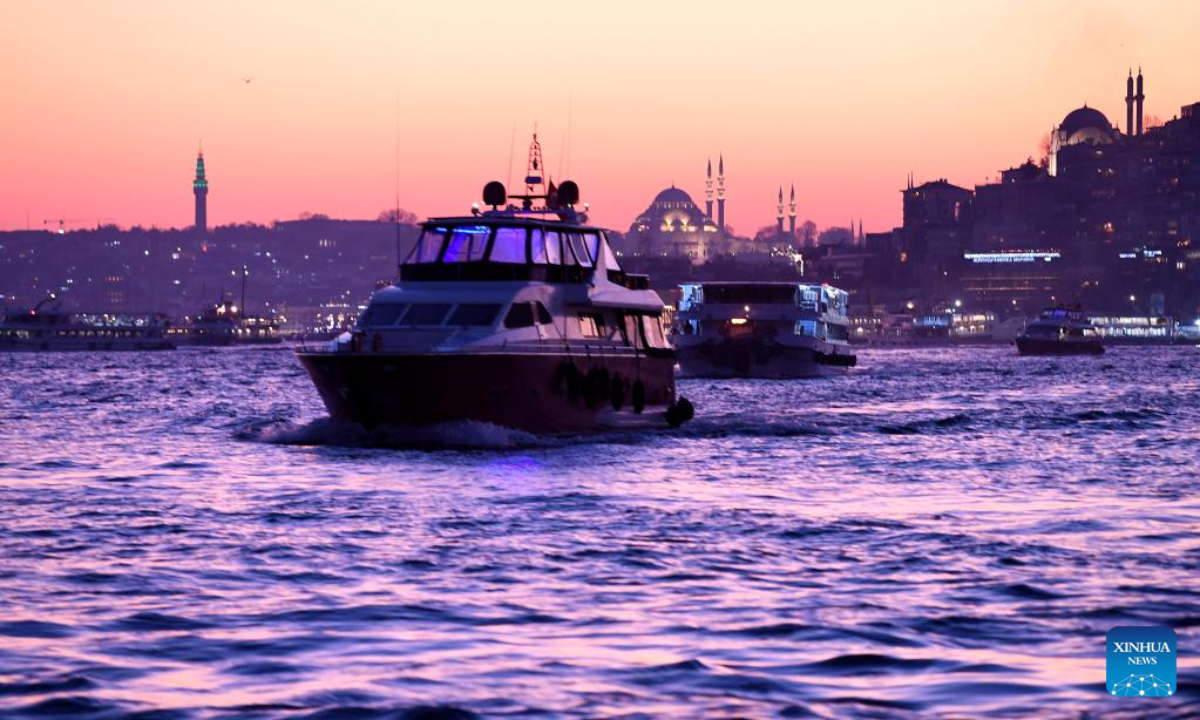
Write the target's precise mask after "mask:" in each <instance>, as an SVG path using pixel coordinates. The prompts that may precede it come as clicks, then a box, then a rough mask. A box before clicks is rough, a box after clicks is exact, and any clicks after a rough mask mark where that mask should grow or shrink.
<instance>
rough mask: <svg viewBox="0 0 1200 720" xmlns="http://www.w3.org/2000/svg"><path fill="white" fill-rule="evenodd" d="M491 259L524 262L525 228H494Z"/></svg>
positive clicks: (504, 261)
mask: <svg viewBox="0 0 1200 720" xmlns="http://www.w3.org/2000/svg"><path fill="white" fill-rule="evenodd" d="M490 259H491V261H492V262H498V263H517V264H520V265H524V264H525V228H510V227H502V228H496V239H495V240H493V241H492V254H491V258H490Z"/></svg>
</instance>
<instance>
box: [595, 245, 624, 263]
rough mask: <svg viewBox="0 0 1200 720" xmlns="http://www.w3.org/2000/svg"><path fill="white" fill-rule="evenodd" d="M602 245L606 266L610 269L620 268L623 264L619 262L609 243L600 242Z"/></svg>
mask: <svg viewBox="0 0 1200 720" xmlns="http://www.w3.org/2000/svg"><path fill="white" fill-rule="evenodd" d="M600 247H601V249H602V251H603V252H604V266H605V267H606V268H607V269H609V270H620V269H621V265H620V264H619V263H617V258H616V256H615V255H613V251H612V247H611V246H610V245H609V244H608V243H607V242H604V243H600Z"/></svg>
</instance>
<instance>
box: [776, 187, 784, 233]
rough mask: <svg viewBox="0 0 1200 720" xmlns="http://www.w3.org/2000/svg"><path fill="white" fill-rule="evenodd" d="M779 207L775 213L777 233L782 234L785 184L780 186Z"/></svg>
mask: <svg viewBox="0 0 1200 720" xmlns="http://www.w3.org/2000/svg"><path fill="white" fill-rule="evenodd" d="M777 207H778V210H777V211H776V213H775V223H776V226H775V234H776V235H782V234H783V186H782V185H780V186H779V205H778V206H777Z"/></svg>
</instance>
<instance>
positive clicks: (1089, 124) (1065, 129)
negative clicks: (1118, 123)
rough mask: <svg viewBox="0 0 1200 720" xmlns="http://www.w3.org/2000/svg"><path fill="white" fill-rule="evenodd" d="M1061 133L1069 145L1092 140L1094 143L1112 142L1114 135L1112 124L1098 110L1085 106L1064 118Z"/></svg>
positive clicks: (1060, 128) (1060, 127)
mask: <svg viewBox="0 0 1200 720" xmlns="http://www.w3.org/2000/svg"><path fill="white" fill-rule="evenodd" d="M1059 131H1060V132H1061V133H1062V134H1063V138H1064V139H1065V140H1066V142H1067V144H1074V143H1076V142H1082V141H1085V140H1090V141H1093V142H1111V141H1112V136H1113V135H1114V131H1113V126H1112V123H1110V122H1109V121H1108V118H1107V117H1105V116H1104V113H1102V112H1100V111H1099V110H1097V109H1096V108H1090V107H1088V106H1087V105H1084V106H1083V107H1081V108H1078V109H1076V110H1072V111H1071V112H1069V113H1067V116H1066V117H1065V118H1063V121H1062V125H1060V126H1059Z"/></svg>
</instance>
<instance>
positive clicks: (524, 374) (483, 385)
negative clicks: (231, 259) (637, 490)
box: [297, 351, 675, 433]
mask: <svg viewBox="0 0 1200 720" xmlns="http://www.w3.org/2000/svg"><path fill="white" fill-rule="evenodd" d="M297 356H298V357H299V358H300V362H301V363H302V364H303V365H304V368H305V369H306V370H307V371H308V373H309V375H310V376H312V379H313V382H314V384H316V386H317V390H318V392H319V393H320V394H321V399H322V400H323V401H324V403H325V407H326V409H328V410H329V414H330V416H331V417H333V418H335V419H337V420H344V421H351V422H357V423H361V424H363V425H366V426H368V427H370V426H375V425H380V424H397V425H429V424H433V423H443V422H453V421H459V420H474V421H479V422H487V423H494V424H496V425H503V426H505V427H509V428H515V429H518V430H526V431H529V432H534V433H575V432H585V431H590V430H598V429H603V428H605V427H612V426H614V425H616V426H620V425H623V424H661V425H662V426H664V427H665V426H666V425H667V422H666V420H665V419H662V417H661V416H662V414H663V410H664V408H665V406H668V405H670V404H671V403H673V402H674V401H675V370H674V367H675V357H674V353H672V352H669V351H668V352H663V353H660V354H657V355H655V356H647V355H642V356H637V357H632V356H628V355H612V356H605V355H593V356H591V357H587V356H580V355H571V356H568V355H566V354H565V353H563V354H549V353H544V354H543V353H531V354H519V353H494V354H485V353H457V354H451V353H445V354H411V353H405V354H393V353H386V352H380V353H375V352H300V353H297ZM614 378H617V379H616V381H615V382H614ZM639 381H640V383H641V385H642V388H643V389H644V391H643V396H644V403H645V408H644V409H643V412H642V413H638V412H636V411H635V409H634V394H635V391H634V385H635V383H637V382H639ZM614 390H617V391H619V397H617V395H618V394H617V393H614ZM614 397H617V399H615V400H614ZM617 406H619V409H616V407H617ZM639 421H645V422H644V423H641V422H639Z"/></svg>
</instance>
